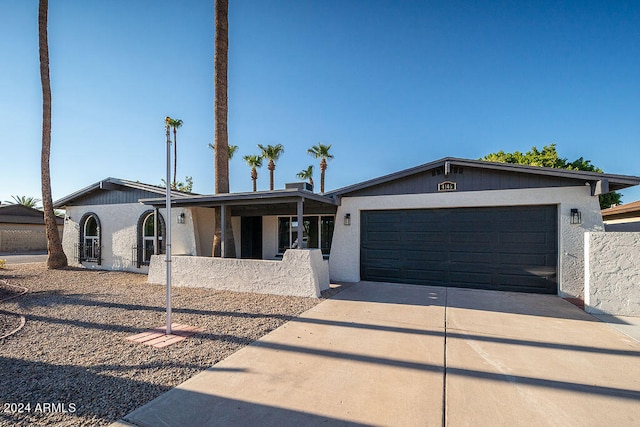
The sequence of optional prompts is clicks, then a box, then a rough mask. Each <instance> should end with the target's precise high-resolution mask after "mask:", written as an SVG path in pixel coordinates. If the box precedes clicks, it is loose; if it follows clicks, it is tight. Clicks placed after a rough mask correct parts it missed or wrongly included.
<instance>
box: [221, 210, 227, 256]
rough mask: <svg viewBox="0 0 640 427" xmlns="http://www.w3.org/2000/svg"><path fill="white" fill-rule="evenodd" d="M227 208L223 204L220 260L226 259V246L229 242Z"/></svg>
mask: <svg viewBox="0 0 640 427" xmlns="http://www.w3.org/2000/svg"><path fill="white" fill-rule="evenodd" d="M226 210H227V208H226V206H225V205H224V204H223V205H222V206H220V224H221V225H220V258H226V257H227V254H226V249H227V248H226V245H225V242H226V241H227V212H226Z"/></svg>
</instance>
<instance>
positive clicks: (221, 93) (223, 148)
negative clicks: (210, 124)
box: [212, 0, 236, 258]
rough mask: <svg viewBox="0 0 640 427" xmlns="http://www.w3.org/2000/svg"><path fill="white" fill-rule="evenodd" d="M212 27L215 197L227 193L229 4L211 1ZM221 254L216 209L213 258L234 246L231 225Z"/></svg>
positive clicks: (223, 0)
mask: <svg viewBox="0 0 640 427" xmlns="http://www.w3.org/2000/svg"><path fill="white" fill-rule="evenodd" d="M214 8H215V27H216V30H215V31H216V34H215V40H214V50H215V52H214V57H213V69H214V71H213V73H214V76H213V81H214V89H215V98H214V105H213V111H214V115H215V137H214V138H215V140H214V146H215V147H216V150H214V168H215V192H216V194H221V193H228V192H229V133H228V131H227V122H228V113H229V104H228V96H227V89H228V69H229V1H228V0H215V2H214ZM225 216H226V217H227V218H229V219H230V218H231V207H227V208H226V211H225ZM225 236H226V237H225V242H224V248H225V253H224V254H222V253H221V247H222V245H221V243H222V211H221V209H220V208H216V213H215V231H214V235H213V248H212V253H213V256H221V255H224V256H229V257H231V258H235V256H236V253H235V252H236V251H235V248H236V246H235V242H234V240H233V230H232V228H231V221H226V226H225Z"/></svg>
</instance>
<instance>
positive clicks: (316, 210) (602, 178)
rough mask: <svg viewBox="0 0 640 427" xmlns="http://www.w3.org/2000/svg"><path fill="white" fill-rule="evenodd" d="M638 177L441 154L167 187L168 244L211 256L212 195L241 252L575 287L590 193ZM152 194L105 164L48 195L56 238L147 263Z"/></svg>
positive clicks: (470, 281) (351, 274)
mask: <svg viewBox="0 0 640 427" xmlns="http://www.w3.org/2000/svg"><path fill="white" fill-rule="evenodd" d="M637 184H640V177H635V176H624V175H613V174H599V173H593V172H583V171H570V170H564V169H551V168H542V167H534V166H523V165H513V164H506V163H492V162H484V161H478V160H467V159H458V158H444V159H440V160H437V161H434V162H430V163H426V164H423V165H420V166H417V167H414V168H410V169H406V170H403V171H399V172H396V173H393V174H390V175H386V176H382V177H379V178H375V179H372V180H369V181H365V182H361V183H358V184H354V185H351V186H348V187H345V188H341V189H338V190H335V191H332V192H329V193H325V194H316V193H313V192H312V191H311V189H310V188H309V187H308V186H307V184H304V183H297V184H291V185H287V187H286V188H285V189H280V190H274V191H259V192H252V193H229V194H217V195H195V194H186V193H179V192H173V196H172V197H173V201H172V210H171V224H172V225H171V227H172V253H173V254H174V255H175V254H180V255H188V256H192V257H211V247H212V242H213V232H214V218H215V217H214V212H215V210H214V208H219V207H224V208H230V212H231V217H230V218H225V216H223V218H222V220H223V221H224V222H226V221H230V222H231V225H232V230H233V236H234V240H235V245H236V248H235V249H236V253H237V255H238V258H243V259H262V260H277V259H282V257H283V255H284V253H285V251H287V249H290V248H295V247H306V248H318V249H320V250H321V251H322V254H323V255H324V256H325V259H327V260H328V265H329V274H330V279H331V280H332V281H336V282H358V281H361V280H367V281H384V282H396V283H411V284H418V285H434V286H456V287H470V288H480V289H493V290H507V291H521V292H536V293H549V294H558V295H560V296H563V297H581V296H582V294H583V289H584V257H583V251H584V233H585V232H586V231H604V224H603V221H602V215H601V213H600V207H599V203H598V197H597V196H598V195H600V194H605V193H607V192H610V191H616V190H621V189H624V188H627V187H630V186H633V185H637ZM163 194H164V189H162V188H160V187H154V186H148V185H144V184H140V183H133V182H131V181H125V180H118V179H114V178H108V179H106V180H104V181H101V182H99V183H96V184H93V185H92V186H89V187H87V188H85V189H83V190H80V191H79V192H77V193H74V194H72V195H70V196H67V197H65V198H63V199H61V200H59V201H57V202H56V203H55V205H56V206H57V207H64V208H65V209H66V210H67V219H66V227H65V234H64V239H63V244H64V247H65V251H71V252H70V253H73V254H75V257H72V261H73V260H75V262H76V263H80V264H82V265H85V266H87V267H96V268H107V269H120V270H130V271H140V272H147V271H148V264H149V260H150V259H151V256H150V254H151V253H160V252H161V251H162V234H163V230H164V226H163V222H164V221H166V218H164V215H165V210H164V205H165V200H164V197H163ZM222 211H223V212H224V211H225V209H223V210H222ZM88 248H89V249H88ZM68 254H69V252H68Z"/></svg>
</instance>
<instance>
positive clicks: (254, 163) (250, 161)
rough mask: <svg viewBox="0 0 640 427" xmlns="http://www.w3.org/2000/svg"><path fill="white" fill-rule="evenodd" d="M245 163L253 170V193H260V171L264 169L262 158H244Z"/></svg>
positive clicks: (253, 155) (253, 156)
mask: <svg viewBox="0 0 640 427" xmlns="http://www.w3.org/2000/svg"><path fill="white" fill-rule="evenodd" d="M243 159H244V161H245V162H247V166H249V167H250V168H251V181H253V191H258V169H257V168H260V167H262V156H256V155H255V154H252V155H248V156H244V157H243Z"/></svg>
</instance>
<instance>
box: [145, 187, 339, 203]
mask: <svg viewBox="0 0 640 427" xmlns="http://www.w3.org/2000/svg"><path fill="white" fill-rule="evenodd" d="M301 199H302V200H311V201H315V202H319V203H325V204H327V205H336V202H335V200H334V199H332V198H330V197H327V196H321V195H318V194H314V193H310V192H306V191H301V190H297V189H296V190H286V191H285V190H280V191H276V192H266V193H226V194H217V195H212V196H195V197H183V198H180V199H177V200H172V204H173V205H177V206H203V207H205V206H221V205H223V204H224V205H229V206H246V205H259V204H270V203H293V202H297V201H299V200H301ZM139 202H140V203H143V204H145V205H151V206H162V205H163V204H164V203H165V202H166V199H165V198H157V199H155V198H154V199H140V200H139Z"/></svg>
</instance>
